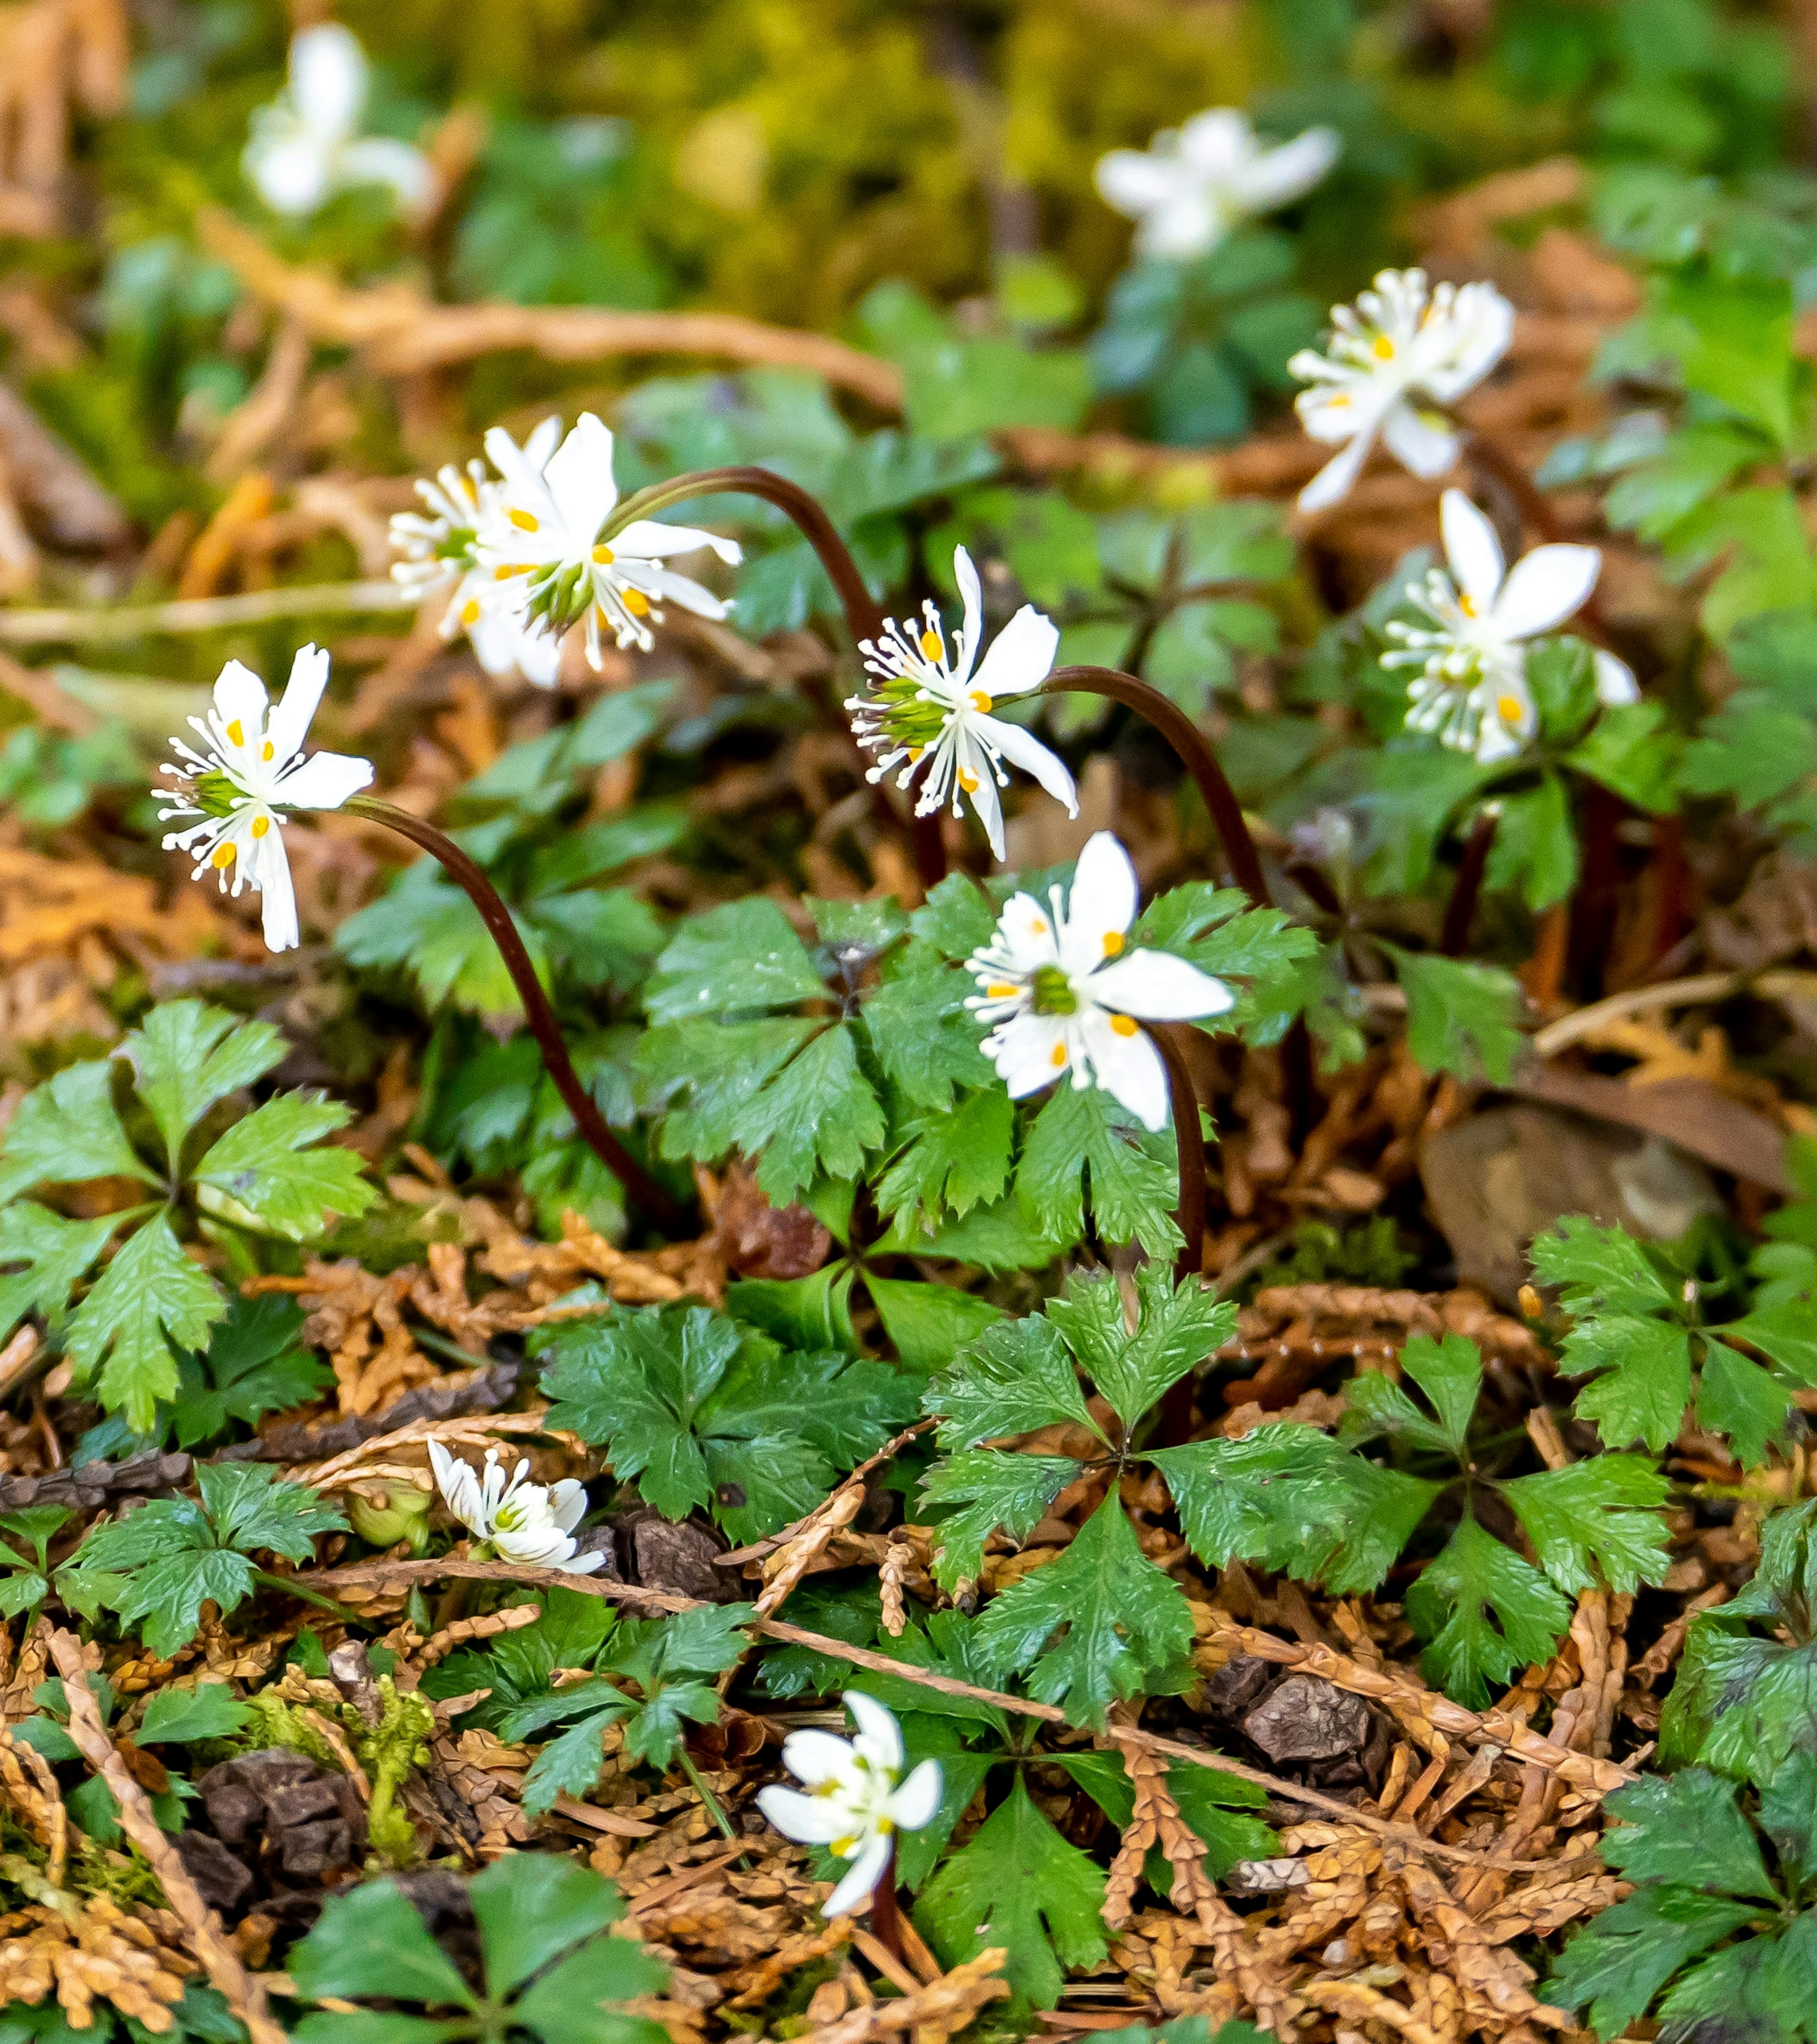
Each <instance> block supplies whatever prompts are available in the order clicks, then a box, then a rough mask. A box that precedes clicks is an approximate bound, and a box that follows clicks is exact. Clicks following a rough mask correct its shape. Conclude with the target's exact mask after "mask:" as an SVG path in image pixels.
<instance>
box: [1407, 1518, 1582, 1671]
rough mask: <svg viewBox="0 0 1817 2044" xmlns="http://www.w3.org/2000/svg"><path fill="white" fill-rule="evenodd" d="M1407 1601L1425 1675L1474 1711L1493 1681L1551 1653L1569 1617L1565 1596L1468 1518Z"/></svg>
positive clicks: (1430, 1563)
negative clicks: (1420, 1641)
mask: <svg viewBox="0 0 1817 2044" xmlns="http://www.w3.org/2000/svg"><path fill="white" fill-rule="evenodd" d="M1406 1602H1407V1616H1408V1618H1409V1619H1412V1622H1413V1625H1414V1627H1415V1629H1416V1631H1418V1632H1419V1634H1420V1635H1422V1636H1423V1638H1425V1639H1427V1641H1429V1642H1430V1644H1429V1645H1428V1646H1427V1649H1426V1650H1425V1652H1424V1654H1422V1655H1421V1657H1420V1662H1419V1665H1420V1666H1421V1668H1422V1669H1423V1670H1424V1672H1425V1675H1426V1679H1427V1681H1429V1682H1431V1683H1432V1684H1434V1685H1435V1686H1436V1687H1438V1688H1439V1689H1442V1690H1443V1691H1444V1692H1445V1693H1446V1696H1452V1697H1454V1698H1455V1699H1456V1700H1457V1701H1458V1702H1459V1703H1461V1704H1466V1705H1467V1706H1468V1707H1469V1708H1470V1709H1472V1710H1482V1709H1484V1708H1486V1707H1487V1705H1488V1704H1489V1684H1490V1683H1491V1682H1505V1681H1507V1680H1508V1677H1509V1676H1510V1675H1512V1673H1514V1671H1515V1669H1517V1668H1520V1667H1523V1666H1525V1665H1526V1664H1527V1662H1529V1661H1547V1660H1550V1658H1551V1657H1552V1653H1553V1650H1554V1648H1555V1647H1556V1646H1557V1645H1558V1641H1559V1639H1561V1637H1562V1635H1563V1634H1564V1631H1565V1627H1567V1626H1568V1625H1569V1623H1571V1609H1572V1607H1571V1604H1570V1601H1569V1599H1568V1598H1566V1597H1565V1596H1562V1595H1561V1594H1560V1593H1559V1592H1558V1590H1556V1589H1554V1588H1553V1586H1552V1585H1551V1584H1550V1582H1549V1581H1547V1580H1546V1577H1545V1576H1543V1575H1542V1573H1540V1571H1539V1570H1538V1569H1536V1568H1535V1567H1534V1566H1533V1565H1532V1563H1531V1562H1526V1561H1523V1560H1522V1558H1520V1556H1519V1555H1518V1554H1515V1552H1514V1550H1512V1548H1510V1547H1504V1546H1503V1545H1502V1543H1500V1541H1499V1540H1498V1539H1496V1537H1495V1535H1493V1534H1492V1533H1490V1532H1489V1531H1485V1528H1484V1527H1481V1526H1480V1525H1478V1524H1477V1522H1476V1520H1474V1519H1471V1518H1466V1519H1463V1520H1461V1521H1460V1522H1459V1523H1458V1529H1457V1531H1455V1532H1454V1534H1453V1535H1451V1538H1450V1540H1449V1541H1448V1542H1447V1543H1446V1545H1445V1546H1444V1548H1443V1549H1442V1550H1441V1551H1440V1553H1439V1554H1437V1555H1436V1556H1435V1558H1433V1560H1432V1561H1431V1562H1428V1563H1427V1566H1426V1568H1425V1569H1424V1570H1423V1573H1421V1575H1420V1576H1419V1580H1418V1581H1416V1582H1415V1583H1414V1584H1413V1585H1412V1587H1411V1588H1410V1589H1408V1593H1407V1600H1406Z"/></svg>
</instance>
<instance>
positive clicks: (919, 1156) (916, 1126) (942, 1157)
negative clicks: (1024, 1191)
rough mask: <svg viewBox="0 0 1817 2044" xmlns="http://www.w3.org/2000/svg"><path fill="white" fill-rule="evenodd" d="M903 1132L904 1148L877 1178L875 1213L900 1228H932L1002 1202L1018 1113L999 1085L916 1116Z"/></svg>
mask: <svg viewBox="0 0 1817 2044" xmlns="http://www.w3.org/2000/svg"><path fill="white" fill-rule="evenodd" d="M901 1133H902V1135H903V1136H904V1137H905V1139H906V1147H904V1148H903V1149H902V1150H901V1151H898V1152H897V1155H896V1157H895V1158H894V1160H893V1162H891V1164H890V1166H889V1169H888V1170H885V1172H884V1173H883V1174H882V1177H881V1178H878V1181H877V1185H876V1200H877V1205H878V1212H881V1213H883V1214H885V1215H886V1216H889V1218H890V1219H891V1220H893V1221H895V1222H897V1224H899V1225H900V1226H901V1227H902V1228H905V1229H907V1230H909V1231H915V1230H916V1229H919V1228H923V1227H924V1226H926V1227H932V1226H933V1225H934V1224H936V1223H937V1222H938V1221H939V1220H941V1219H943V1217H944V1216H946V1215H947V1214H949V1213H951V1214H955V1215H958V1214H966V1213H969V1212H970V1211H971V1210H972V1208H974V1207H975V1206H978V1205H979V1204H989V1202H991V1201H995V1200H998V1199H1001V1197H1003V1194H1004V1192H1005V1189H1006V1188H1007V1187H1008V1183H1009V1167H1010V1160H1011V1158H1012V1154H1013V1151H1014V1148H1015V1143H1016V1109H1015V1108H1014V1106H1013V1105H1012V1103H1011V1101H1010V1099H1009V1096H1008V1094H1007V1093H1005V1092H1004V1090H1003V1089H1002V1088H1001V1086H993V1087H986V1088H982V1089H980V1090H979V1091H978V1092H976V1093H965V1094H962V1095H961V1097H960V1098H959V1100H958V1102H957V1104H956V1105H954V1106H952V1107H951V1108H947V1109H945V1110H944V1111H943V1112H939V1113H935V1114H927V1115H918V1116H916V1117H915V1118H914V1119H913V1120H911V1121H909V1122H908V1123H907V1124H905V1126H904V1128H903V1129H902V1131H901Z"/></svg>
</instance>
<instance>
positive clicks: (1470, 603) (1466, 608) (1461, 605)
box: [1458, 589, 1477, 617]
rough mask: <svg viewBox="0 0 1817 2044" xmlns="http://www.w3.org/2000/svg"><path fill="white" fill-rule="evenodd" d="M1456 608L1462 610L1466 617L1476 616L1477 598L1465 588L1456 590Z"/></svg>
mask: <svg viewBox="0 0 1817 2044" xmlns="http://www.w3.org/2000/svg"><path fill="white" fill-rule="evenodd" d="M1458 609H1460V610H1461V611H1462V613H1464V615H1465V616H1466V617H1475V616H1476V614H1477V600H1476V598H1475V597H1473V596H1472V595H1471V594H1470V593H1469V590H1467V589H1466V590H1460V591H1459V592H1458Z"/></svg>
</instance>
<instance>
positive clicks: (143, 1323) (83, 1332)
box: [67, 1213, 227, 1433]
mask: <svg viewBox="0 0 1817 2044" xmlns="http://www.w3.org/2000/svg"><path fill="white" fill-rule="evenodd" d="M226 1311H227V1300H226V1298H225V1296H224V1295H223V1293H222V1292H221V1287H220V1286H219V1285H217V1283H216V1282H215V1281H214V1279H213V1278H212V1277H209V1274H208V1273H207V1272H206V1271H205V1270H202V1268H201V1267H200V1266H198V1265H197V1264H194V1263H192V1262H190V1259H189V1258H187V1257H186V1256H185V1255H184V1254H183V1252H182V1249H181V1248H180V1247H179V1245H178V1242H177V1238H176V1236H175V1234H174V1233H173V1232H172V1231H171V1224H170V1220H169V1219H168V1217H167V1216H166V1215H164V1214H161V1213H160V1214H156V1215H154V1216H152V1219H151V1220H148V1221H147V1222H146V1223H145V1224H144V1226H143V1227H142V1228H140V1229H139V1231H138V1232H137V1233H136V1234H135V1235H129V1237H128V1238H127V1239H126V1241H125V1243H124V1244H123V1245H122V1246H121V1248H120V1249H119V1250H118V1251H117V1252H116V1254H115V1255H114V1258H113V1262H111V1263H109V1265H108V1266H107V1268H106V1270H104V1271H103V1272H102V1274H101V1276H100V1277H99V1278H98V1280H97V1281H96V1282H95V1283H94V1285H93V1286H92V1287H91V1288H90V1291H89V1294H88V1297H86V1299H84V1300H83V1302H82V1304H81V1305H80V1306H79V1307H78V1308H76V1311H75V1313H74V1314H73V1315H72V1316H71V1320H70V1323H69V1331H68V1334H67V1347H68V1350H69V1354H70V1358H71V1361H72V1362H74V1363H75V1366H76V1369H77V1371H78V1372H79V1375H80V1377H81V1378H82V1379H83V1381H89V1382H93V1384H94V1387H95V1389H96V1391H97V1393H98V1395H99V1397H100V1399H101V1402H102V1404H103V1405H105V1406H106V1408H107V1409H108V1411H109V1412H123V1413H124V1414H125V1416H126V1421H127V1423H128V1424H129V1426H130V1427H132V1428H133V1431H135V1432H136V1433H145V1432H147V1431H149V1430H150V1427H151V1425H152V1419H153V1416H154V1415H155V1414H156V1411H157V1407H158V1401H159V1399H161V1398H168V1397H171V1394H172V1393H174V1392H175V1389H176V1388H177V1358H176V1356H175V1354H173V1353H172V1350H173V1349H174V1348H179V1347H180V1348H192V1349H193V1348H200V1347H202V1346H203V1345H204V1343H206V1341H207V1339H208V1331H209V1328H210V1327H213V1325H214V1324H215V1322H216V1321H217V1320H219V1319H220V1318H221V1316H222V1315H223V1314H224V1313H225V1312H226Z"/></svg>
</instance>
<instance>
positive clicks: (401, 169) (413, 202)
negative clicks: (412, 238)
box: [335, 135, 436, 213]
mask: <svg viewBox="0 0 1817 2044" xmlns="http://www.w3.org/2000/svg"><path fill="white" fill-rule="evenodd" d="M335 171H336V182H337V183H340V184H343V185H388V186H390V189H391V190H393V191H394V192H395V193H396V194H397V196H398V205H399V206H401V208H402V209H403V210H404V211H405V213H423V212H426V211H427V210H428V206H429V202H430V201H431V200H432V198H434V197H435V195H436V173H435V170H434V168H433V167H432V165H431V163H430V162H429V159H428V157H427V156H424V154H423V152H422V151H421V149H413V148H411V146H410V144H409V143H408V142H399V141H395V140H393V139H392V138H391V137H390V136H384V135H368V136H364V137H363V138H362V139H361V140H359V141H357V142H350V143H349V144H348V146H347V147H346V148H344V149H343V150H342V151H341V152H340V156H339V157H338V158H337V159H336V164H335Z"/></svg>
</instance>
